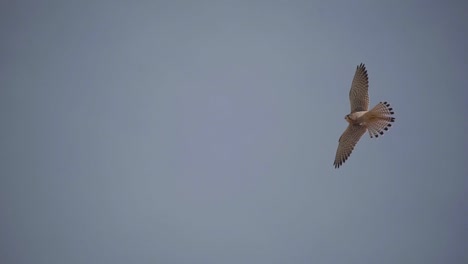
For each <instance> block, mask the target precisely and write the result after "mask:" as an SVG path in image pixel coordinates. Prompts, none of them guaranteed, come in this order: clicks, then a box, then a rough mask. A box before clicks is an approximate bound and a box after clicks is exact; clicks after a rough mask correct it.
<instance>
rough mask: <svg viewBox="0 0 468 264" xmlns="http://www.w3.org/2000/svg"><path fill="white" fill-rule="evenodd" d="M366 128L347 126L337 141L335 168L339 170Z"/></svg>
mask: <svg viewBox="0 0 468 264" xmlns="http://www.w3.org/2000/svg"><path fill="white" fill-rule="evenodd" d="M366 130H367V128H366V127H365V126H361V125H351V124H350V125H349V126H348V128H346V130H345V131H344V132H343V134H342V135H341V137H340V139H339V140H338V142H339V144H338V149H337V150H336V156H335V162H334V163H333V165H335V168H339V167H340V166H341V165H342V164H343V163H344V162H345V161H346V160H347V159H348V157H349V155H351V152H353V149H354V146H356V144H357V143H358V141H359V139H360V138H361V137H362V135H364V133H366Z"/></svg>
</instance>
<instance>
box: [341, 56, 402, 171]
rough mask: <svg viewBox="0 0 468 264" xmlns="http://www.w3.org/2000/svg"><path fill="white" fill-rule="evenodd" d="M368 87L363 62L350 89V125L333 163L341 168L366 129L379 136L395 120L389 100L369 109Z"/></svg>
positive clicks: (348, 118) (347, 118) (342, 137)
mask: <svg viewBox="0 0 468 264" xmlns="http://www.w3.org/2000/svg"><path fill="white" fill-rule="evenodd" d="M368 88H369V81H368V76H367V70H366V68H365V66H364V64H362V63H361V64H360V65H359V66H358V67H357V69H356V73H355V74H354V79H353V82H352V84H351V89H350V91H349V101H350V104H351V113H350V114H348V115H346V116H345V119H346V121H348V123H349V125H348V127H347V128H346V130H345V131H344V132H343V134H342V135H341V137H340V139H339V140H338V142H339V144H338V149H337V151H336V156H335V161H334V163H333V165H334V166H335V168H339V167H340V166H341V165H343V163H344V162H345V161H346V160H347V159H348V158H349V156H350V155H351V152H352V151H353V149H354V147H355V146H356V144H357V142H358V141H359V139H360V138H361V137H362V135H364V133H366V131H368V132H369V135H370V137H371V138H374V137H376V138H377V137H379V136H380V135H383V134H384V133H385V131H388V129H389V128H390V127H391V126H392V124H391V123H392V122H394V121H395V118H394V117H393V115H394V112H393V109H392V108H391V107H390V104H389V103H387V102H380V103H378V104H377V105H376V106H374V107H373V108H372V109H371V110H368V107H369V95H368Z"/></svg>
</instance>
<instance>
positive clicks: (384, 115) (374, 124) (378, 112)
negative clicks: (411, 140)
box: [366, 102, 395, 138]
mask: <svg viewBox="0 0 468 264" xmlns="http://www.w3.org/2000/svg"><path fill="white" fill-rule="evenodd" d="M393 114H395V113H394V112H393V109H392V108H391V107H390V104H389V103H387V102H380V103H378V104H377V105H376V106H374V108H372V109H371V110H370V111H369V112H368V113H367V114H366V115H369V120H370V122H369V123H368V124H367V130H368V131H369V135H370V137H371V138H373V137H376V138H377V137H379V135H383V134H384V133H385V131H387V130H388V129H389V128H390V127H391V126H392V122H394V121H395V118H394V117H393Z"/></svg>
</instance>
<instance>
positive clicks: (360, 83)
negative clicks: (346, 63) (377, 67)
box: [349, 63, 369, 113]
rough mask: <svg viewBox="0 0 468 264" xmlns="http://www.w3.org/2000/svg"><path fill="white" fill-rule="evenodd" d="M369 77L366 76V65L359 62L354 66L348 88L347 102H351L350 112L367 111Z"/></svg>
mask: <svg viewBox="0 0 468 264" xmlns="http://www.w3.org/2000/svg"><path fill="white" fill-rule="evenodd" d="M368 89H369V79H368V77H367V70H366V66H365V65H364V64H363V63H361V64H360V65H359V66H357V68H356V73H355V74H354V79H353V83H352V84H351V89H350V90H349V102H350V103H351V113H353V112H357V111H367V109H368V108H369V93H368Z"/></svg>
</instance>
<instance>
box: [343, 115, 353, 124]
mask: <svg viewBox="0 0 468 264" xmlns="http://www.w3.org/2000/svg"><path fill="white" fill-rule="evenodd" d="M344 119H345V120H346V121H348V123H351V121H352V119H351V117H350V116H349V115H345V117H344Z"/></svg>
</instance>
